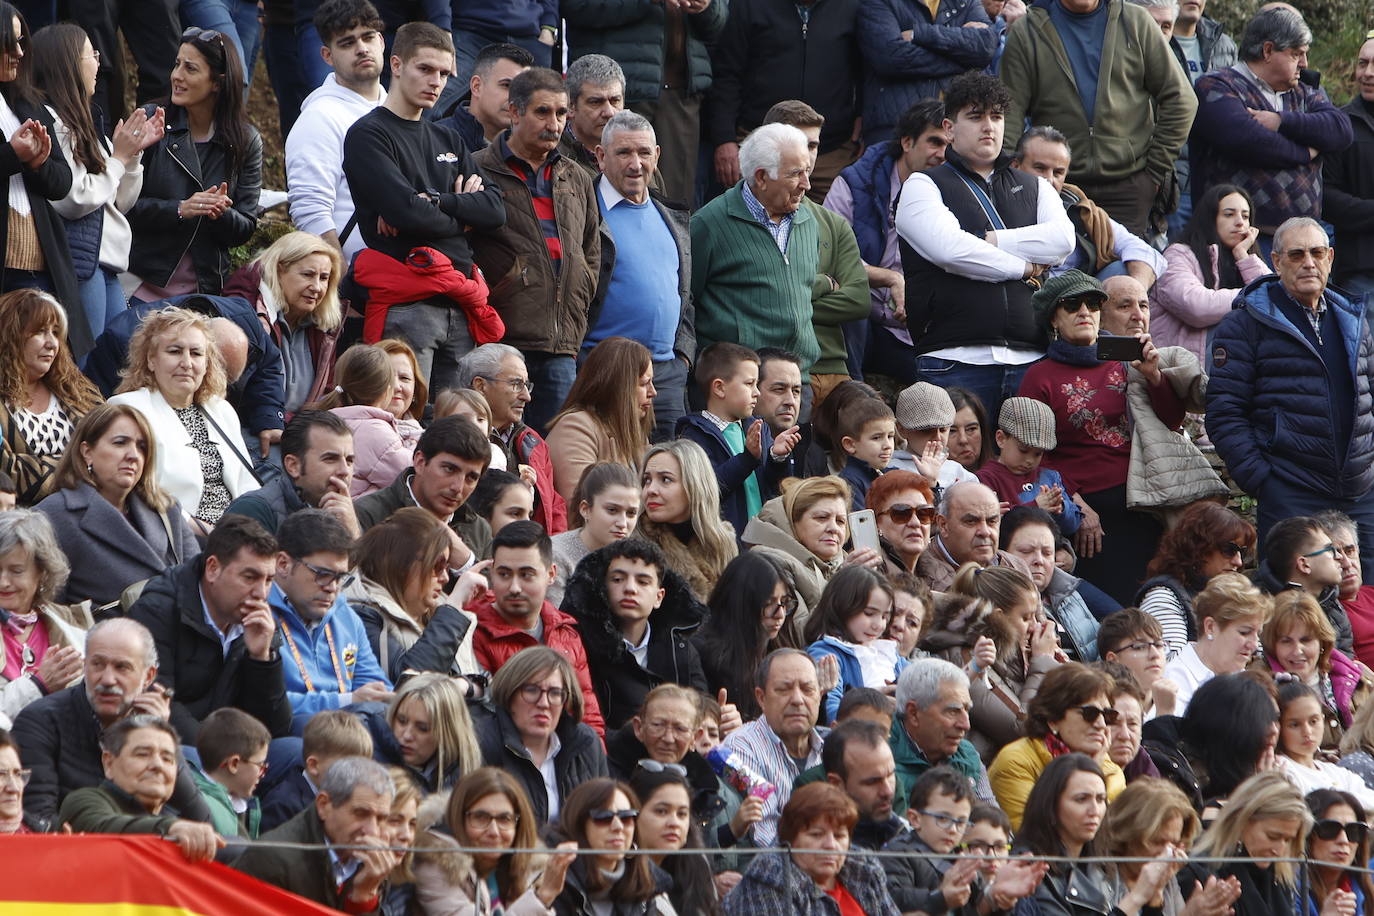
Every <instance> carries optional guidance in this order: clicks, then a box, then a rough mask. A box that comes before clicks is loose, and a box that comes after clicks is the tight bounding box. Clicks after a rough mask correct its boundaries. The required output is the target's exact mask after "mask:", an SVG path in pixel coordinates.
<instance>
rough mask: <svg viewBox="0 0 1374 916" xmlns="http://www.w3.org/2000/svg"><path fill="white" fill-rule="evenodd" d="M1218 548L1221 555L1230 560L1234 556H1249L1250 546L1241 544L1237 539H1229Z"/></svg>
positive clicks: (1245, 557)
mask: <svg viewBox="0 0 1374 916" xmlns="http://www.w3.org/2000/svg"><path fill="white" fill-rule="evenodd" d="M1217 549H1218V550H1220V551H1221V555H1222V556H1223V557H1225V558H1226V559H1228V560H1229V559H1231V558H1232V557H1240V558H1241V559H1242V560H1244V559H1247V558H1248V557H1249V554H1248V553H1247V552H1246V551H1247V549H1248V548H1245V547H1242V546H1240V545H1239V544H1237V543H1236V542H1235V541H1227V542H1226V543H1225V544H1222V545H1221V547H1219V548H1217Z"/></svg>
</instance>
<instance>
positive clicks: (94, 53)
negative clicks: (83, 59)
mask: <svg viewBox="0 0 1374 916" xmlns="http://www.w3.org/2000/svg"><path fill="white" fill-rule="evenodd" d="M83 56H84V55H83ZM90 59H91V60H93V61H95V62H96V63H97V64H98V63H100V49H99V48H91V58H90Z"/></svg>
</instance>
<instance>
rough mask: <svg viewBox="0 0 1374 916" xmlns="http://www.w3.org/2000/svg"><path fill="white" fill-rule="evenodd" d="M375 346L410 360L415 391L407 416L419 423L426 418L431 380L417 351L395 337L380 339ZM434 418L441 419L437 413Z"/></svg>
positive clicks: (389, 353)
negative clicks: (417, 357) (424, 371)
mask: <svg viewBox="0 0 1374 916" xmlns="http://www.w3.org/2000/svg"><path fill="white" fill-rule="evenodd" d="M375 346H378V347H381V348H382V349H383V350H385V351H386V352H387V354H388V355H390V356H404V357H405V358H406V359H408V360H410V374H411V376H412V377H413V378H414V380H415V391H414V394H413V395H412V396H411V398H410V407H409V408H408V409H407V410H406V416H408V417H410V418H411V419H412V420H414V421H415V422H417V423H419V422H421V421H422V420H424V418H425V404H426V403H428V401H429V382H428V380H427V379H426V378H425V377H424V375H422V374H421V372H420V361H419V360H418V359H416V358H415V351H414V350H412V349H411V348H410V344H408V343H406V342H405V341H404V340H397V339H396V338H395V337H387V338H385V339H384V340H379V341H377V343H376V344H375ZM398 384H399V382H398ZM434 419H436V420H438V419H440V415H439V414H438V413H436V414H435V416H434Z"/></svg>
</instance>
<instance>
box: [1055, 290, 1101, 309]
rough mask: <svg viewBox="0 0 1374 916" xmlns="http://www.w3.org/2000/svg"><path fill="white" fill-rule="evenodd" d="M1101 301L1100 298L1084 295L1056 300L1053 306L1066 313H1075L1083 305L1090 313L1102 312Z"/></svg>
mask: <svg viewBox="0 0 1374 916" xmlns="http://www.w3.org/2000/svg"><path fill="white" fill-rule="evenodd" d="M1102 301H1103V300H1102V297H1101V296H1094V295H1092V294H1089V293H1084V294H1083V295H1080V296H1065V297H1064V298H1062V299H1056V300H1055V302H1054V304H1055V307H1056V308H1061V309H1063V310H1064V311H1066V312H1076V311H1078V310H1079V309H1081V308H1082V307H1083V306H1085V305H1086V306H1087V307H1088V311H1090V312H1100V311H1102Z"/></svg>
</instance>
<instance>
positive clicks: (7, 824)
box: [0, 728, 34, 836]
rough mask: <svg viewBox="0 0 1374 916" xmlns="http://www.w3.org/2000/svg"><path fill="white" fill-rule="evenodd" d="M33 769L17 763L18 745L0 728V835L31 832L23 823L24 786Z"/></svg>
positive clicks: (27, 782)
mask: <svg viewBox="0 0 1374 916" xmlns="http://www.w3.org/2000/svg"><path fill="white" fill-rule="evenodd" d="M31 775H33V771H32V770H29V769H25V768H24V767H22V766H20V763H19V745H17V744H15V743H14V738H13V737H11V736H10V733H9V732H8V731H6V730H5V729H3V728H0V836H14V835H18V834H24V833H33V832H34V831H32V830H30V829H29V828H28V826H27V825H25V823H24V787H25V786H27V785H28V784H29V777H30V776H31Z"/></svg>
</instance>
